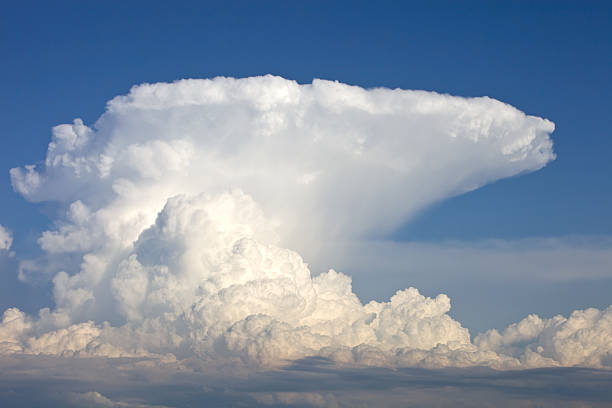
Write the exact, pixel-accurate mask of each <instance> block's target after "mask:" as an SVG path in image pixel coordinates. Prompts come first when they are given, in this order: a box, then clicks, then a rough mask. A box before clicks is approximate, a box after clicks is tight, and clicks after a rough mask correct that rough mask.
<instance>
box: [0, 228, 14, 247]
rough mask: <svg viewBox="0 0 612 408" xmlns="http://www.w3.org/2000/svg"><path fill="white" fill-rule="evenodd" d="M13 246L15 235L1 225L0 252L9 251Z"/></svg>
mask: <svg viewBox="0 0 612 408" xmlns="http://www.w3.org/2000/svg"><path fill="white" fill-rule="evenodd" d="M12 244H13V234H11V232H10V231H8V230H7V229H6V228H5V227H3V226H2V225H1V224H0V251H2V250H4V251H8V250H10V249H11V245H12Z"/></svg>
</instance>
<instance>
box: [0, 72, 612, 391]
mask: <svg viewBox="0 0 612 408" xmlns="http://www.w3.org/2000/svg"><path fill="white" fill-rule="evenodd" d="M553 129H554V125H553V124H552V123H551V122H549V121H547V120H545V119H541V118H537V117H533V116H528V115H525V114H524V113H522V112H520V111H518V110H517V109H515V108H513V107H511V106H509V105H506V104H503V103H501V102H498V101H495V100H493V99H490V98H470V99H467V98H459V97H452V96H448V95H440V94H436V93H430V92H420V91H404V90H389V89H372V90H365V89H362V88H359V87H354V86H348V85H344V84H340V83H337V82H329V81H320V80H316V81H314V82H313V83H312V84H308V85H298V84H297V83H295V82H292V81H287V80H285V79H282V78H278V77H271V76H266V77H258V78H247V79H232V78H215V79H213V80H185V81H178V82H176V83H173V84H152V85H149V84H145V85H141V86H138V87H135V88H133V89H132V90H131V92H130V93H129V94H128V95H127V96H121V97H117V98H115V99H113V100H112V101H110V102H109V104H108V109H107V111H106V113H105V114H104V115H102V117H101V118H100V119H99V120H98V121H97V122H96V124H95V126H94V127H91V128H90V127H88V126H86V125H85V124H83V123H82V121H80V120H75V122H74V123H73V124H71V125H60V126H57V127H55V128H54V131H53V139H52V141H51V143H50V144H49V149H48V153H47V158H46V160H45V163H44V166H39V167H36V166H25V167H24V168H16V169H12V170H11V177H12V183H13V186H14V188H15V189H16V191H18V192H20V193H21V194H23V195H24V197H26V198H27V199H29V200H32V201H49V200H50V201H58V202H60V203H61V204H63V205H64V206H65V216H64V217H63V218H61V219H59V220H57V221H56V228H54V229H52V230H49V231H45V232H43V233H42V235H41V237H40V239H39V244H40V246H41V248H42V249H43V250H44V251H45V253H46V256H45V257H44V258H42V259H39V260H36V262H33V261H28V262H24V263H23V267H22V269H21V275H20V276H21V277H22V278H23V279H24V280H30V279H41V276H44V273H42V271H49V270H53V272H54V273H53V278H52V280H53V285H54V300H55V307H54V308H53V309H48V308H46V309H42V310H41V311H40V313H39V316H38V317H31V316H26V315H25V314H24V313H22V312H21V311H20V310H19V309H17V308H11V309H8V310H6V311H5V312H4V315H3V320H2V323H1V324H0V354H4V355H15V354H26V355H50V356H78V357H111V358H140V359H145V360H146V361H148V362H156V363H158V364H170V363H171V364H177V366H178V367H184V368H186V367H188V366H189V364H191V363H190V362H193V361H200V362H207V364H209V367H210V365H211V364H212V365H214V364H220V365H222V366H231V365H232V364H238V365H244V366H257V367H278V366H282V365H284V364H287V363H288V362H290V361H295V360H297V359H302V358H306V357H313V356H318V357H323V358H325V359H328V360H330V361H333V362H335V363H336V364H338V365H339V366H354V365H358V366H389V367H408V366H412V367H414V366H416V367H467V366H477V365H478V366H480V365H485V366H490V367H493V368H497V369H517V368H531V367H542V366H562V365H570V366H574V365H582V366H589V367H597V368H609V367H610V353H611V352H612V345H611V344H610V342H609V341H608V340H607V339H608V338H609V334H610V333H612V325H611V321H612V319H611V316H612V309H610V308H608V309H606V310H595V309H589V310H585V311H578V312H575V313H574V314H572V315H571V316H570V317H569V318H564V317H561V316H558V317H555V318H552V319H544V320H543V319H539V318H538V317H536V316H530V317H528V318H527V319H526V320H524V321H522V322H520V323H518V324H517V325H513V326H510V327H509V328H508V329H506V330H505V331H503V332H502V333H498V332H496V331H489V332H487V333H484V334H482V335H480V336H478V337H476V338H475V340H474V342H472V341H471V338H470V334H469V332H468V330H467V329H465V328H464V327H462V325H461V324H460V323H459V322H457V321H456V320H454V319H452V318H451V317H450V316H449V315H448V312H449V310H450V299H449V298H448V297H447V296H446V295H443V294H441V295H438V296H436V297H434V298H430V297H425V296H423V295H421V294H420V293H419V291H418V290H417V289H415V288H409V289H405V290H399V291H397V293H396V294H395V295H394V296H392V297H391V298H390V299H389V301H387V302H375V301H372V302H369V303H367V304H363V303H362V302H361V301H360V300H359V299H358V298H357V296H356V295H355V294H354V293H353V291H352V287H351V278H350V277H349V276H347V275H345V274H343V273H340V272H336V271H334V270H330V271H328V272H326V273H322V274H320V275H318V276H314V277H313V276H312V275H311V272H310V270H309V268H308V265H307V264H306V263H304V261H303V259H302V257H301V256H300V255H298V253H297V252H295V251H293V250H290V249H286V248H296V249H298V250H299V251H300V252H303V253H305V254H308V259H317V258H316V257H317V254H318V253H320V252H321V250H322V248H325V247H326V246H328V245H330V244H331V243H333V242H337V241H352V240H363V239H366V238H367V237H372V236H378V235H380V234H384V233H386V232H389V231H390V230H391V229H392V228H393V227H395V226H397V225H398V224H399V223H400V222H404V221H405V220H406V219H409V218H410V217H411V216H413V215H414V213H415V211H417V210H418V209H421V208H423V207H424V206H426V205H428V204H431V203H432V202H435V201H437V200H441V199H443V198H447V197H449V196H452V195H455V194H460V193H462V192H465V191H469V190H471V189H474V188H477V187H478V186H481V185H483V184H485V183H487V182H491V181H494V180H498V179H500V178H503V177H508V176H512V175H515V174H519V173H523V172H528V171H534V170H537V169H539V168H541V167H542V166H544V165H545V164H546V163H547V162H548V161H550V160H552V159H553V158H554V154H553V152H552V142H551V140H550V138H549V134H550V133H551V132H552V131H553ZM75 260H76V261H75ZM96 392H97V391H96ZM94 397H95V398H98V395H97V394H86V396H85V397H83V398H94ZM102 397H103V394H100V398H98V400H99V401H98V402H100V401H101V402H100V403H104V401H105V400H104V399H103V398H102ZM270 398H272V400H271V401H272V402H274V401H275V399H274V398H276V397H270ZM278 398H280V397H278ZM283 398H284V397H283Z"/></svg>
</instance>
